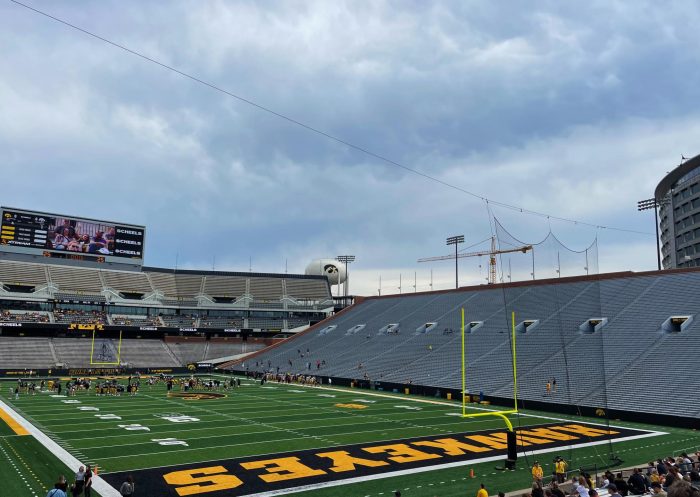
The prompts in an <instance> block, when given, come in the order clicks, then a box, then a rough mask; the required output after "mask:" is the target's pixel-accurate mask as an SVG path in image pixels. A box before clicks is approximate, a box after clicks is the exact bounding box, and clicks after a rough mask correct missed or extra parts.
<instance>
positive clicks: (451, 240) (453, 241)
mask: <svg viewBox="0 0 700 497" xmlns="http://www.w3.org/2000/svg"><path fill="white" fill-rule="evenodd" d="M460 243H464V235H455V236H450V237H448V238H447V240H446V241H445V244H446V245H454V246H455V288H459V262H458V261H459V258H458V257H457V246H458V245H459V244H460Z"/></svg>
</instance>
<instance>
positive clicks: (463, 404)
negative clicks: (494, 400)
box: [462, 307, 467, 417]
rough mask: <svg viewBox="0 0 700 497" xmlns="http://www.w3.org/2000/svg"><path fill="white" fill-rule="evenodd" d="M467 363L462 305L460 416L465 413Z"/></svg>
mask: <svg viewBox="0 0 700 497" xmlns="http://www.w3.org/2000/svg"><path fill="white" fill-rule="evenodd" d="M466 389H467V365H466V363H465V362H464V307H462V416H463V417H464V416H466V415H467V400H466V397H467V393H466Z"/></svg>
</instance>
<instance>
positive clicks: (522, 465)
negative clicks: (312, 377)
mask: <svg viewBox="0 0 700 497" xmlns="http://www.w3.org/2000/svg"><path fill="white" fill-rule="evenodd" d="M221 379H223V377H221ZM0 385H1V386H2V390H0V400H2V401H3V402H4V403H5V404H6V407H7V408H6V412H7V413H9V414H10V416H9V422H8V421H7V418H8V416H7V415H6V417H5V418H4V421H3V422H0V448H1V449H2V450H0V454H1V455H2V457H3V458H6V459H7V461H8V463H7V464H3V465H2V466H1V467H0V478H1V479H2V481H3V482H5V483H6V484H9V485H10V487H9V488H11V489H12V493H10V494H8V495H13V496H14V495H16V496H22V495H27V496H35V495H40V496H43V495H45V494H46V489H48V488H50V487H51V486H52V484H53V481H54V480H55V478H56V476H57V475H58V474H61V473H63V474H66V475H67V476H69V477H70V476H71V475H72V474H73V473H74V470H71V469H69V468H68V467H67V466H66V464H65V463H68V464H69V465H70V464H71V461H68V460H66V457H65V456H62V454H63V453H62V452H61V451H58V450H51V448H50V443H51V442H53V443H55V444H57V445H58V446H59V447H60V448H61V449H63V450H65V452H66V453H68V454H69V455H70V456H72V457H73V458H75V459H77V460H78V461H80V463H83V464H91V465H92V466H93V467H95V466H97V467H98V474H99V476H100V477H102V478H104V479H105V480H106V481H107V482H108V483H110V484H111V485H112V486H115V487H117V488H118V486H119V484H120V483H121V482H122V481H124V479H125V478H126V477H127V475H132V476H133V478H134V480H135V481H136V488H137V490H138V493H137V495H139V496H144V497H145V496H149V497H159V496H160V495H163V496H171V495H172V496H182V495H207V496H211V497H218V496H233V495H236V496H243V495H260V496H267V495H270V496H272V495H283V494H287V493H292V492H296V494H297V495H309V496H359V497H362V496H373V497H374V496H377V497H378V496H391V495H393V491H394V490H401V492H402V495H404V496H406V495H410V496H430V497H432V496H435V495H439V496H452V495H454V496H457V495H461V496H463V495H470V494H475V493H476V490H477V488H478V484H479V482H481V481H483V482H485V483H487V484H488V487H489V491H490V492H491V493H492V494H495V493H496V492H497V491H499V490H503V491H508V490H515V489H519V488H525V487H527V486H529V483H530V481H531V480H530V476H529V465H530V464H532V462H533V461H534V458H535V456H537V458H539V459H540V461H542V462H543V465H544V466H545V471H548V470H549V469H551V468H550V466H551V460H552V458H553V457H554V455H556V454H560V455H562V456H563V457H565V458H566V459H568V460H569V461H570V467H571V468H572V469H573V468H579V467H584V468H587V469H589V470H590V469H592V468H595V467H596V466H597V467H599V468H602V467H605V466H606V465H607V464H608V462H609V453H610V450H612V451H613V452H614V453H615V454H616V455H618V456H619V457H620V458H621V459H622V460H623V461H624V463H623V465H624V466H631V465H636V464H641V463H645V462H646V461H648V460H650V459H652V458H656V457H659V456H665V455H670V454H674V455H675V454H677V453H679V452H680V451H683V450H696V449H697V448H698V447H699V446H700V436H699V435H698V434H697V433H696V432H695V431H691V430H684V429H676V428H668V427H656V426H647V425H640V424H632V423H624V422H615V421H611V423H610V427H609V428H608V427H607V426H606V425H605V424H604V423H602V422H601V419H584V418H579V417H571V416H562V415H554V414H547V413H537V412H531V411H526V412H523V413H521V415H520V416H518V417H515V416H513V417H511V419H512V421H513V424H514V425H515V426H516V428H517V429H518V430H519V434H520V435H519V436H520V439H519V445H520V446H519V449H520V450H521V452H522V454H521V457H520V458H519V460H518V469H517V470H516V471H512V472H511V471H506V472H503V471H498V470H496V469H495V467H496V466H500V465H502V463H503V460H504V459H505V454H506V450H505V447H506V445H505V428H504V425H503V421H502V420H499V419H497V418H490V417H484V418H474V419H462V418H461V416H460V413H461V405H460V404H459V403H457V402H452V401H448V400H445V399H434V398H425V397H418V396H406V395H402V394H397V393H390V392H374V391H367V390H356V389H345V388H329V387H325V386H324V387H307V386H301V385H296V384H291V385H288V384H278V383H274V382H273V383H267V384H265V385H260V383H259V382H254V381H252V380H248V379H242V385H241V387H239V388H233V389H230V390H224V389H223V388H221V389H218V390H196V391H194V392H187V393H186V394H185V393H181V392H180V391H179V389H177V390H176V391H174V392H172V393H171V395H168V392H167V391H166V388H165V386H164V385H163V384H160V385H155V386H153V387H152V388H149V387H148V386H146V385H145V382H142V387H141V390H140V391H139V393H138V394H137V395H135V396H129V395H125V394H122V395H121V396H117V397H115V396H97V395H95V393H94V392H93V391H90V392H87V393H86V392H82V391H79V392H78V394H77V395H76V396H72V397H66V396H65V395H60V396H59V395H55V394H52V393H45V392H41V393H37V394H36V395H34V396H30V395H22V396H20V398H19V399H17V400H15V399H14V398H13V395H11V394H10V393H9V385H12V383H9V382H2V383H0ZM484 409H488V408H484V407H475V408H473V410H470V411H471V412H484ZM12 412H15V413H16V415H17V416H16V417H17V418H23V420H22V422H21V423H20V426H19V427H18V426H14V427H13V426H12V416H11V414H12ZM22 423H25V424H29V425H31V426H32V427H33V428H34V429H36V430H38V431H39V432H41V433H43V434H45V435H46V437H47V440H48V442H47V440H44V442H42V440H41V438H42V437H41V436H40V437H39V438H40V440H37V439H36V438H35V437H33V436H31V435H22V434H17V433H16V431H17V430H18V429H21V428H22V426H23V425H22ZM29 431H32V430H31V429H30V430H29ZM47 443H49V448H45V446H46V445H47ZM73 461H74V460H73ZM470 470H473V471H474V478H471V477H470ZM5 488H7V487H5ZM95 493H98V492H93V494H95ZM3 495H4V494H3ZM101 495H102V496H103V497H109V496H110V495H113V494H112V493H110V492H109V491H108V492H104V491H103V492H101Z"/></svg>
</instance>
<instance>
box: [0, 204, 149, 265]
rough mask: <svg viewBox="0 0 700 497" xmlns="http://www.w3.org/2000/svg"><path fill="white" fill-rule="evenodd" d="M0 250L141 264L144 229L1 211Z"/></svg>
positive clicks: (74, 218)
mask: <svg viewBox="0 0 700 497" xmlns="http://www.w3.org/2000/svg"><path fill="white" fill-rule="evenodd" d="M0 221H1V223H0V251H4V252H13V253H18V254H29V255H42V256H44V257H52V258H60V259H71V260H78V261H92V262H116V263H120V262H121V263H129V264H141V263H142V261H143V249H144V239H145V228H144V227H143V226H137V225H130V224H123V223H115V222H110V221H99V220H95V219H89V218H79V217H72V216H65V215H61V214H48V213H43V212H35V211H26V210H22V209H14V208H8V207H1V208H0Z"/></svg>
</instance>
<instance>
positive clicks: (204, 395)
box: [168, 392, 226, 400]
mask: <svg viewBox="0 0 700 497" xmlns="http://www.w3.org/2000/svg"><path fill="white" fill-rule="evenodd" d="M168 397H176V398H178V399H184V400H212V399H223V398H224V397H226V394H224V393H216V392H168Z"/></svg>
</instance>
